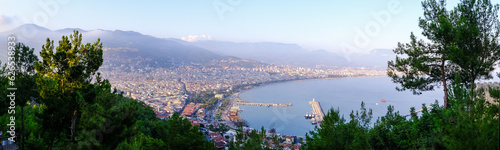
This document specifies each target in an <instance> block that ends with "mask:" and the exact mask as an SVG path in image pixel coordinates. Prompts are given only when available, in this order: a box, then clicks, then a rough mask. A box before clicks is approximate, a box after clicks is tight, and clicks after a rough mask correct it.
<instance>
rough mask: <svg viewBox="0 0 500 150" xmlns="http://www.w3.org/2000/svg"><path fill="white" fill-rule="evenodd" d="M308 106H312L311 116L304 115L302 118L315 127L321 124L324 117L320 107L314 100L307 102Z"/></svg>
mask: <svg viewBox="0 0 500 150" xmlns="http://www.w3.org/2000/svg"><path fill="white" fill-rule="evenodd" d="M309 104H311V106H312V110H311V113H312V114H306V115H305V116H304V117H305V118H306V119H309V121H310V122H311V124H313V125H316V124H318V123H319V124H321V121H323V117H324V116H325V113H324V112H323V109H322V108H321V105H320V104H319V102H318V101H315V100H314V98H313V100H312V101H309Z"/></svg>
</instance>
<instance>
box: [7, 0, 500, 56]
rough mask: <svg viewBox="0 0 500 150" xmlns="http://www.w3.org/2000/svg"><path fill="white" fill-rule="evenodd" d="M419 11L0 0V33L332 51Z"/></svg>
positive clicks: (390, 42)
mask: <svg viewBox="0 0 500 150" xmlns="http://www.w3.org/2000/svg"><path fill="white" fill-rule="evenodd" d="M456 1H457V0H455V1H449V2H448V6H450V7H453V6H455V5H456V3H457V2H456ZM493 2H494V3H499V0H497V1H493ZM47 6H48V7H47ZM420 16H422V7H421V4H420V1H418V0H359V1H340V0H328V1H304V0H300V1H299V0H273V1H270V0H196V1H194V0H193V1H180V0H178V1H173V0H169V1H166V0H162V1H160V0H150V1H147V2H146V1H117V0H114V1H112V0H107V1H96V0H79V1H70V0H59V1H58V0H15V1H14V0H0V31H6V30H9V29H12V28H15V27H17V26H19V25H21V24H24V23H35V24H37V25H40V26H43V27H45V28H48V29H51V30H56V29H63V28H82V29H85V30H93V29H106V30H133V31H137V32H140V33H143V34H147V35H152V36H155V37H160V38H182V37H184V39H190V40H196V39H199V38H205V39H212V40H219V41H234V42H263V41H265V42H280V43H295V44H299V45H301V46H303V47H305V48H307V49H310V50H314V49H325V50H328V51H337V52H338V51H342V50H343V48H344V49H345V48H346V47H347V48H349V49H351V50H354V51H360V52H367V51H370V50H372V49H377V48H386V49H392V48H394V47H395V46H396V44H397V42H407V41H409V35H410V32H412V31H414V32H416V33H418V34H419V33H420V32H421V31H420V29H419V28H418V18H419V17H420ZM203 35H204V36H203ZM188 37H189V38H188Z"/></svg>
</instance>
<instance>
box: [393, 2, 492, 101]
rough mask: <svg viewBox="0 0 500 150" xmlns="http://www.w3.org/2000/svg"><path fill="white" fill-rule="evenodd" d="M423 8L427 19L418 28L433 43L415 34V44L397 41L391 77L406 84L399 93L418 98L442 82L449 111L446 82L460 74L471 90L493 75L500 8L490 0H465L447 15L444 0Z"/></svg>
mask: <svg viewBox="0 0 500 150" xmlns="http://www.w3.org/2000/svg"><path fill="white" fill-rule="evenodd" d="M422 7H423V9H424V18H420V23H419V26H420V28H421V29H422V30H423V31H422V35H424V36H425V37H426V39H427V40H428V41H430V42H425V41H424V40H417V38H416V36H415V35H413V33H411V35H410V39H411V42H410V43H407V44H401V43H398V48H396V49H394V53H396V54H397V56H396V60H395V61H389V63H388V71H387V74H388V75H389V76H391V77H392V80H393V82H395V83H399V84H400V85H401V88H397V89H398V90H406V89H410V90H412V91H413V92H414V94H420V92H421V91H428V90H433V89H434V86H436V85H439V84H441V85H442V86H443V90H444V94H445V97H444V107H445V108H448V104H449V103H448V95H447V94H448V92H447V88H448V87H447V84H448V83H449V82H450V81H453V79H454V75H455V74H456V73H460V76H461V79H462V81H463V82H464V83H466V86H468V87H470V88H471V89H473V88H474V83H475V81H477V80H479V79H489V78H491V77H492V76H491V72H492V71H493V70H494V67H493V66H494V64H495V63H496V62H498V61H499V59H500V45H499V44H498V36H499V29H500V22H499V21H498V9H499V5H498V4H496V5H492V4H491V2H490V1H489V0H462V1H461V2H460V3H459V4H458V6H457V7H455V8H454V9H453V10H451V11H448V10H447V9H446V2H445V1H444V0H440V1H437V0H426V1H424V2H422ZM398 73H402V75H400V74H398ZM472 91H473V90H472Z"/></svg>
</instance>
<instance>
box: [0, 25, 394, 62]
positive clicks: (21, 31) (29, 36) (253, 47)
mask: <svg viewBox="0 0 500 150" xmlns="http://www.w3.org/2000/svg"><path fill="white" fill-rule="evenodd" d="M73 30H78V31H79V32H80V33H82V34H83V41H82V42H83V43H87V42H95V41H96V40H97V39H98V38H100V39H101V42H102V43H103V47H104V50H105V55H107V54H108V55H113V56H120V57H142V58H148V59H149V60H152V61H151V62H150V64H149V65H152V64H154V65H156V66H163V67H173V66H176V65H178V64H191V65H193V64H196V65H201V66H204V65H208V64H210V62H212V61H214V60H220V59H232V60H238V59H245V60H253V61H252V62H253V63H255V64H256V65H259V63H267V64H278V65H293V66H304V67H313V66H318V65H320V66H338V67H347V66H354V67H374V68H378V69H385V68H386V66H387V61H388V60H391V59H394V58H395V56H394V54H393V53H392V51H391V50H388V49H377V50H372V51H371V52H370V53H367V54H353V55H352V56H351V59H350V60H349V61H348V60H346V59H345V58H344V57H342V56H341V55H339V54H336V53H333V52H329V51H326V50H313V51H311V50H306V49H304V48H302V47H301V46H299V45H297V44H285V43H274V42H256V43H237V42H227V41H214V40H209V41H196V42H187V41H184V40H181V39H176V38H157V37H153V36H149V35H144V34H141V33H139V32H135V31H122V30H114V31H111V30H101V29H96V30H83V29H79V28H66V29H60V30H49V29H47V28H43V27H40V26H37V25H34V24H25V25H22V26H20V27H18V28H15V29H13V30H10V31H6V32H0V38H3V39H7V36H9V35H11V34H14V35H16V37H17V41H18V42H22V43H24V44H26V45H28V46H30V47H31V48H35V53H36V54H37V55H38V54H39V51H40V50H41V46H42V45H43V44H45V42H46V38H50V39H51V40H54V41H55V43H57V41H58V40H60V39H61V36H63V35H66V36H67V35H70V34H72V33H73ZM34 33H35V34H34ZM0 47H5V48H6V47H7V42H0ZM6 54H7V53H6V52H5V53H0V60H2V61H3V62H5V60H6ZM152 62H154V63H152ZM245 62H248V61H245ZM247 65H248V64H247Z"/></svg>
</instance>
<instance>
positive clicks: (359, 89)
mask: <svg viewBox="0 0 500 150" xmlns="http://www.w3.org/2000/svg"><path fill="white" fill-rule="evenodd" d="M495 80H497V81H498V78H497V79H495ZM396 86H398V85H397V84H395V83H392V81H391V79H390V78H389V77H363V78H339V79H322V80H305V81H293V82H285V83H278V84H271V85H266V86H262V87H257V88H254V89H251V90H248V91H245V92H243V93H241V94H240V98H241V99H243V100H246V101H249V102H265V103H292V104H293V106H291V107H261V106H243V105H242V106H240V108H242V109H243V112H241V114H240V115H241V116H242V117H243V118H244V119H245V120H246V121H248V123H249V124H250V127H251V128H255V129H260V128H261V127H262V126H263V127H264V128H266V130H269V129H271V128H275V129H276V130H277V132H278V133H281V134H286V135H299V136H304V135H305V134H306V133H308V131H310V130H313V129H314V125H311V123H310V122H309V121H308V120H306V119H305V118H304V115H305V114H306V113H310V111H311V109H312V107H311V105H309V103H308V101H312V99H313V98H314V99H315V100H316V101H318V102H320V104H321V106H322V108H323V111H324V112H325V114H326V113H327V112H328V110H329V109H331V108H335V109H339V110H340V113H341V114H343V115H344V117H345V118H346V119H348V118H349V113H350V112H351V111H352V110H359V109H360V108H361V107H360V106H361V102H362V101H363V102H364V103H365V107H366V108H367V109H368V108H371V109H372V110H373V121H372V123H373V122H374V121H376V119H377V118H378V117H379V116H383V115H385V113H386V112H387V106H389V105H393V106H394V109H395V110H396V111H399V112H400V114H402V115H406V114H408V113H409V112H410V107H415V109H416V110H418V109H421V107H422V104H426V106H428V105H430V104H432V103H434V102H435V101H436V100H438V102H439V104H440V105H441V104H443V95H444V94H443V92H442V89H441V88H439V89H436V90H435V91H428V92H423V93H422V94H421V95H413V94H412V92H411V91H402V92H399V91H397V90H396V89H395V87H396ZM382 99H386V100H387V101H386V102H381V100H382Z"/></svg>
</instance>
